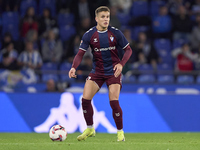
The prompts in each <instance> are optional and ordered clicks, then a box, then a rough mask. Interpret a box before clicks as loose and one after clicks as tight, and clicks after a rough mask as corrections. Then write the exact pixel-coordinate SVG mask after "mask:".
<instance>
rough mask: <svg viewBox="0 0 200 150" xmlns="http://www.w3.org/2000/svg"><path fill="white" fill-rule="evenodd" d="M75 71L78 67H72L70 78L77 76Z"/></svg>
mask: <svg viewBox="0 0 200 150" xmlns="http://www.w3.org/2000/svg"><path fill="white" fill-rule="evenodd" d="M75 72H76V69H75V68H71V69H70V71H69V78H76V75H75Z"/></svg>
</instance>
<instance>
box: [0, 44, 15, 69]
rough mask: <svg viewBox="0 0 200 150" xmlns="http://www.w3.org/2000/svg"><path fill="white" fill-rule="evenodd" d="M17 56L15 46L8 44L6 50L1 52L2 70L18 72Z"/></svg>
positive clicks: (0, 62)
mask: <svg viewBox="0 0 200 150" xmlns="http://www.w3.org/2000/svg"><path fill="white" fill-rule="evenodd" d="M17 56H18V53H17V51H16V50H15V49H14V44H13V43H12V42H10V43H7V45H6V46H5V48H4V49H2V50H1V51H0V68H4V69H8V70H17V69H18V67H17V65H16V61H17Z"/></svg>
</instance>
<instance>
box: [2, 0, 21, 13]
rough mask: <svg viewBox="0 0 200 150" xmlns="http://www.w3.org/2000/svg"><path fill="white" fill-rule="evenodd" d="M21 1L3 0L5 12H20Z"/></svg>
mask: <svg viewBox="0 0 200 150" xmlns="http://www.w3.org/2000/svg"><path fill="white" fill-rule="evenodd" d="M20 2H21V0H2V9H3V11H18V10H19V5H20Z"/></svg>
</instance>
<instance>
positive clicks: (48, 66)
mask: <svg viewBox="0 0 200 150" xmlns="http://www.w3.org/2000/svg"><path fill="white" fill-rule="evenodd" d="M41 70H42V71H50V70H53V71H55V70H58V64H56V63H52V62H47V63H44V64H43V65H42V68H41Z"/></svg>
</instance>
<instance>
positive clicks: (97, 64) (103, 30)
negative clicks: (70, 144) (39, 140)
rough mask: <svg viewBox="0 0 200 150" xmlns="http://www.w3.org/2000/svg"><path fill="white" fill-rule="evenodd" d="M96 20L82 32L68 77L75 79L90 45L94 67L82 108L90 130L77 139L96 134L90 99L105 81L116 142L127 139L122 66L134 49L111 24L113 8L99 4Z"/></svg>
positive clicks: (87, 84)
mask: <svg viewBox="0 0 200 150" xmlns="http://www.w3.org/2000/svg"><path fill="white" fill-rule="evenodd" d="M95 20H96V22H97V26H95V27H93V28H91V29H90V30H88V31H87V32H86V33H85V34H84V35H83V37H82V40H81V44H80V47H79V51H78V53H77V54H76V56H75V58H74V60H73V64H72V68H71V69H70V71H69V78H76V75H75V72H76V68H77V67H78V66H79V64H80V63H81V61H82V58H83V55H84V53H85V51H86V50H87V49H88V47H89V46H90V47H91V49H92V54H93V69H92V71H91V72H90V74H89V76H88V77H87V79H86V83H85V86H84V91H83V98H82V109H83V114H84V118H85V121H86V124H87V129H86V130H85V131H84V132H83V133H82V134H81V135H79V136H78V137H77V139H78V140H79V141H82V140H85V139H86V138H87V137H92V136H95V130H94V127H93V108H92V105H91V100H92V98H93V96H94V95H95V94H96V93H97V92H98V91H99V89H100V88H101V86H102V85H103V83H104V82H106V84H107V87H108V89H109V100H110V106H111V108H112V114H113V118H114V121H115V124H116V126H117V141H125V137H124V132H123V121H122V109H121V107H120V105H119V101H118V99H119V94H120V90H121V87H122V83H121V72H122V68H123V66H124V65H125V63H126V62H127V61H128V59H129V58H130V56H131V54H132V50H131V48H130V46H129V43H128V41H127V40H126V38H125V37H124V35H123V34H122V32H121V31H120V30H118V29H116V28H114V27H111V26H109V21H110V10H109V8H108V7H106V6H101V7H98V8H97V9H96V10H95ZM122 50H124V51H125V53H124V55H123V57H122V59H121V60H120V58H119V54H120V53H119V51H122Z"/></svg>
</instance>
